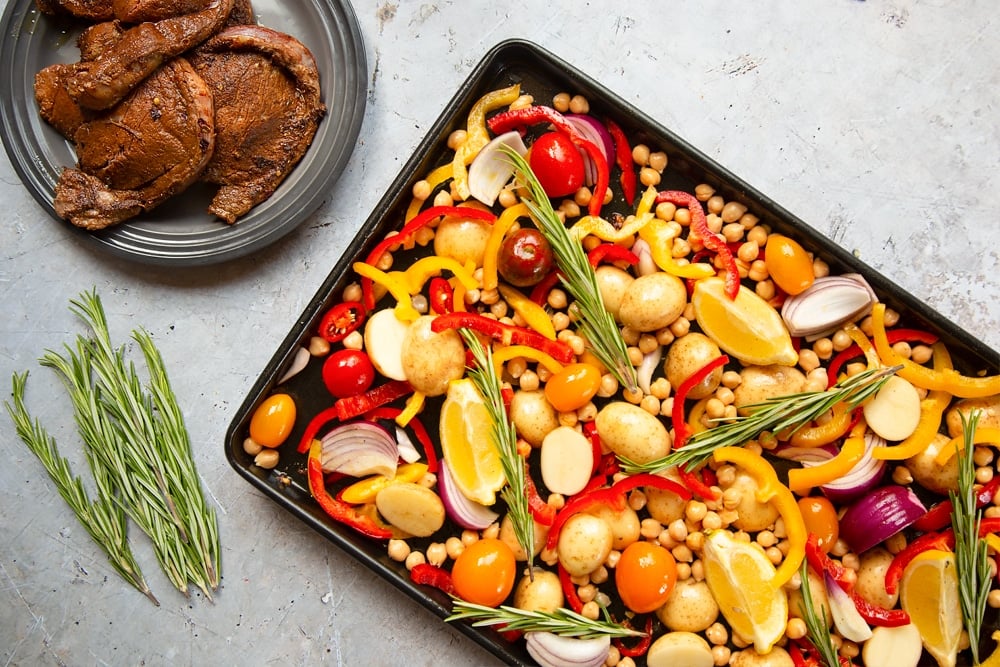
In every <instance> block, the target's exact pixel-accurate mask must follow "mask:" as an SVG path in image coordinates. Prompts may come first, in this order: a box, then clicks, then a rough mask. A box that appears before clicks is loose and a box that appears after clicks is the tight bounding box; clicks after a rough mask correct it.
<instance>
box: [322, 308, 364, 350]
mask: <svg viewBox="0 0 1000 667" xmlns="http://www.w3.org/2000/svg"><path fill="white" fill-rule="evenodd" d="M364 321H365V309H364V306H362V305H361V304H360V303H359V302H357V301H344V302H343V303H338V304H337V305H336V306H334V307H333V308H331V309H330V310H328V311H326V314H325V315H323V319H322V320H320V323H319V335H320V336H322V337H323V338H325V339H326V340H327V341H329V342H331V343H339V342H340V341H342V340H344V338H346V337H347V334H349V333H351V332H352V331H355V330H356V329H357V328H358V327H360V326H361V324H362V323H363V322H364Z"/></svg>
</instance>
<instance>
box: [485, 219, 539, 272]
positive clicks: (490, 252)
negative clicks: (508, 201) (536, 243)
mask: <svg viewBox="0 0 1000 667" xmlns="http://www.w3.org/2000/svg"><path fill="white" fill-rule="evenodd" d="M530 217H531V214H530V213H529V211H528V207H527V206H526V205H525V204H524V203H522V202H518V203H517V204H514V205H513V206H511V207H510V208H506V209H504V211H503V213H501V214H500V217H498V218H497V220H496V222H494V223H493V228H492V229H491V230H490V236H489V238H487V239H486V246H485V247H484V250H483V289H484V290H491V289H496V288H497V284H498V283H499V282H500V280H499V278H498V277H497V263H498V260H499V257H500V246H501V245H502V244H503V239H504V237H505V236H507V232H508V231H509V230H510V228H511V227H512V226H513V225H514V222H515V221H516V220H517V219H518V218H530Z"/></svg>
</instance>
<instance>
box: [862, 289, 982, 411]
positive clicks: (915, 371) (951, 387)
mask: <svg viewBox="0 0 1000 667" xmlns="http://www.w3.org/2000/svg"><path fill="white" fill-rule="evenodd" d="M872 329H873V333H874V338H875V349H876V350H878V355H879V357H881V358H882V362H883V363H885V364H887V365H890V366H896V365H899V366H902V368H900V369H899V371H897V373H898V375H899V376H900V377H901V378H903V379H904V380H909V381H910V382H911V383H912V384H914V385H915V386H917V387H920V388H922V389H928V390H931V391H934V390H941V391H946V392H948V393H949V394H951V395H952V396H958V397H959V398H983V397H985V396H993V395H994V394H1000V375H989V376H984V377H972V376H969V375H962V374H961V373H959V372H958V371H955V370H954V369H944V370H940V371H939V370H934V369H932V368H927V367H926V366H921V365H920V364H918V363H915V362H913V361H911V360H909V359H906V358H905V357H902V356H900V355H898V354H896V352H895V350H893V349H892V347H891V346H890V345H889V340H888V338H887V335H886V331H885V304H884V303H876V304H875V305H874V306H873V307H872Z"/></svg>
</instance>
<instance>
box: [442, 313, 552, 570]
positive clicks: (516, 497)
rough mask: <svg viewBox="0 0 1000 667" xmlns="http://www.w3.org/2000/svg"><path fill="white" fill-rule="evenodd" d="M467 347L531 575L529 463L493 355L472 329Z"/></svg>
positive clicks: (510, 513)
mask: <svg viewBox="0 0 1000 667" xmlns="http://www.w3.org/2000/svg"><path fill="white" fill-rule="evenodd" d="M459 333H461V334H462V338H463V339H464V340H465V344H466V345H467V346H468V348H469V350H470V351H471V352H472V358H473V360H475V362H476V367H475V368H472V369H470V370H469V377H470V378H471V379H472V382H473V383H474V384H475V385H476V389H478V390H479V393H480V395H481V396H482V397H483V401H484V402H485V403H486V410H487V411H488V412H489V414H490V421H491V422H492V426H491V429H490V437H491V438H492V439H493V444H495V445H496V448H497V451H498V452H499V453H500V463H501V465H502V466H503V474H504V477H505V478H506V480H507V485H506V486H504V488H503V489H502V490H501V491H500V497H501V498H503V499H504V502H506V503H507V514H508V516H509V517H510V520H511V526H512V528H513V529H514V537H516V538H517V543H518V544H519V545H521V548H522V549H523V550H524V553H525V554H527V557H528V568H529V569H528V571H529V572H531V571H532V570H531V568H532V566H533V564H534V544H535V520H534V519H533V518H532V516H531V510H530V508H529V507H528V494H527V491H526V490H525V489H526V483H525V475H526V474H527V472H526V471H525V465H526V464H525V461H524V459H523V458H522V457H521V455H520V454H518V452H517V432H516V431H515V429H514V421H513V419H512V418H511V417H510V415H509V414H508V412H507V409H506V407H504V403H503V395H502V394H501V386H500V378H498V377H497V374H496V368H495V367H494V366H493V353H492V351H491V349H490V348H488V347H484V346H483V344H482V343H481V342H480V341H479V339H478V338H477V337H476V335H475V334H474V333H472V332H471V331H469V330H468V329H459Z"/></svg>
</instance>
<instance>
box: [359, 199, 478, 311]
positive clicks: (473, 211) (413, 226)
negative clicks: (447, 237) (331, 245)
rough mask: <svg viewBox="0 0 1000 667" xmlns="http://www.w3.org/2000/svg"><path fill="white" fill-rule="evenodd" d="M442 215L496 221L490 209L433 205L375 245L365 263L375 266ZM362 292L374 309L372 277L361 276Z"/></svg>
mask: <svg viewBox="0 0 1000 667" xmlns="http://www.w3.org/2000/svg"><path fill="white" fill-rule="evenodd" d="M442 216H460V217H464V218H475V219H477V220H483V221H485V222H489V223H493V222H494V221H496V216H495V215H493V213H492V212H490V211H484V210H482V209H478V208H472V207H471V206H431V207H430V208H428V209H424V210H423V211H421V212H420V213H418V214H417V215H416V217H414V218H413V219H412V220H410V221H409V222H408V223H406V224H405V225H403V228H402V229H401V230H400V231H399V233H398V234H393V235H392V236H389V237H386V238H385V239H383V240H382V241H380V242H379V243H378V245H376V246H375V248H374V249H373V250H372V251H371V252H370V253H368V258H367V259H365V263H367V264H371V265H372V266H375V265H376V264H378V261H379V260H380V259H381V258H382V255H384V254H385V253H386V252H387V251H388V250H389V248H391V247H392V246H394V245H396V244H398V243H405V242H407V241H408V240H409V239H410V238H411V237H412V236H413V234H415V233H416V232H417V230H419V229H421V228H422V227H426V226H427V225H428V224H429V223H431V222H432V221H434V220H437V219H438V218H440V217H442ZM361 294H362V303H364V306H365V309H366V310H368V311H372V310H374V309H375V295H374V293H373V292H372V281H371V278H367V277H362V278H361Z"/></svg>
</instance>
